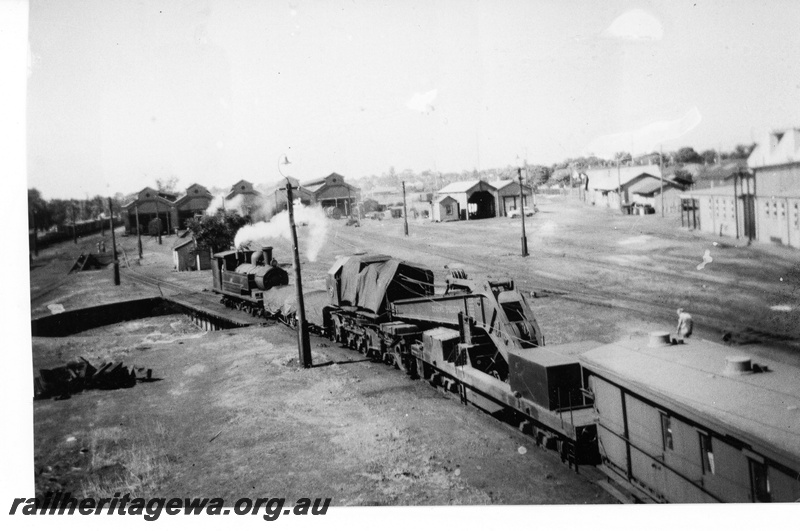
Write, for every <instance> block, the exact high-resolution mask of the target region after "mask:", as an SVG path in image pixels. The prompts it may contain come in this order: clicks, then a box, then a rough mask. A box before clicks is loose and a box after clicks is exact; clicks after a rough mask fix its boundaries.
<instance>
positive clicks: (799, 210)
mask: <svg viewBox="0 0 800 531" xmlns="http://www.w3.org/2000/svg"><path fill="white" fill-rule="evenodd" d="M794 227H795V228H796V229H800V203H795V204H794Z"/></svg>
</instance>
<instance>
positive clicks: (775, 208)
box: [772, 201, 778, 219]
mask: <svg viewBox="0 0 800 531" xmlns="http://www.w3.org/2000/svg"><path fill="white" fill-rule="evenodd" d="M772 215H773V217H774V218H775V219H778V203H776V202H775V201H773V202H772Z"/></svg>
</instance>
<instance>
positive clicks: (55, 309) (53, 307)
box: [47, 304, 64, 315]
mask: <svg viewBox="0 0 800 531" xmlns="http://www.w3.org/2000/svg"><path fill="white" fill-rule="evenodd" d="M47 309H48V310H50V313H51V314H53V315H55V314H57V313H64V306H63V305H62V304H48V305H47Z"/></svg>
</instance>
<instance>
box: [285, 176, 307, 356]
mask: <svg viewBox="0 0 800 531" xmlns="http://www.w3.org/2000/svg"><path fill="white" fill-rule="evenodd" d="M286 202H287V203H288V208H289V227H290V228H291V231H292V245H293V251H294V254H293V255H292V262H293V266H294V283H295V287H296V289H297V346H298V349H299V354H300V363H301V364H302V365H303V367H305V368H306V369H308V368H309V367H311V343H310V341H309V339H308V323H307V322H306V308H305V303H304V302H303V281H302V279H301V276H300V252H299V249H298V246H297V228H296V227H295V224H294V199H293V198H292V183H291V181H289V179H288V178H287V179H286Z"/></svg>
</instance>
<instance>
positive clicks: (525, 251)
mask: <svg viewBox="0 0 800 531" xmlns="http://www.w3.org/2000/svg"><path fill="white" fill-rule="evenodd" d="M517 175H518V176H519V212H520V214H521V215H520V217H521V218H522V256H528V237H527V236H525V190H524V189H523V188H522V168H517Z"/></svg>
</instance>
